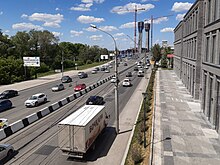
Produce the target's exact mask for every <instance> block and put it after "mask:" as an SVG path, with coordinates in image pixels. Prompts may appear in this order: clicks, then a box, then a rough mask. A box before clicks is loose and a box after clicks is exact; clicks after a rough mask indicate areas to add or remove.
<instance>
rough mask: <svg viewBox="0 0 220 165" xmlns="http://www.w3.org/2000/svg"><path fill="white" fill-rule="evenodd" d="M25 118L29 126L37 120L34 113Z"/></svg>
mask: <svg viewBox="0 0 220 165" xmlns="http://www.w3.org/2000/svg"><path fill="white" fill-rule="evenodd" d="M26 118H27V119H28V122H29V124H31V123H33V122H35V121H37V120H38V117H37V114H36V113H32V114H31V115H28V116H27V117H26Z"/></svg>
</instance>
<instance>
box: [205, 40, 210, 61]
mask: <svg viewBox="0 0 220 165" xmlns="http://www.w3.org/2000/svg"><path fill="white" fill-rule="evenodd" d="M209 40H210V39H209V37H206V47H205V49H206V51H205V52H206V54H205V62H208V59H209Z"/></svg>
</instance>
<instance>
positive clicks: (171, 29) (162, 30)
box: [160, 28, 174, 33]
mask: <svg viewBox="0 0 220 165" xmlns="http://www.w3.org/2000/svg"><path fill="white" fill-rule="evenodd" d="M173 30H174V28H163V29H161V30H160V32H162V33H166V32H173Z"/></svg>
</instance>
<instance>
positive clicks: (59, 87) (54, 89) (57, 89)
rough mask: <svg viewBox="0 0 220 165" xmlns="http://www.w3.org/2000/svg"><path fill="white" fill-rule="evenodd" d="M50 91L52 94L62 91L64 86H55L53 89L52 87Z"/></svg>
mask: <svg viewBox="0 0 220 165" xmlns="http://www.w3.org/2000/svg"><path fill="white" fill-rule="evenodd" d="M51 90H52V91H53V92H56V91H61V90H64V85H63V84H58V85H55V86H54V87H52V89H51Z"/></svg>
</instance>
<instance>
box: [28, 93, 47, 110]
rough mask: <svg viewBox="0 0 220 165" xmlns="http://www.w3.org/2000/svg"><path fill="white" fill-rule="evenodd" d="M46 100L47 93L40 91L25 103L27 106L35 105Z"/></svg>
mask: <svg viewBox="0 0 220 165" xmlns="http://www.w3.org/2000/svg"><path fill="white" fill-rule="evenodd" d="M45 102H47V95H45V94H44V93H38V94H35V95H32V96H31V97H30V98H29V99H27V100H26V101H25V102H24V105H25V106H26V107H34V106H38V105H39V104H41V103H45Z"/></svg>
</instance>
